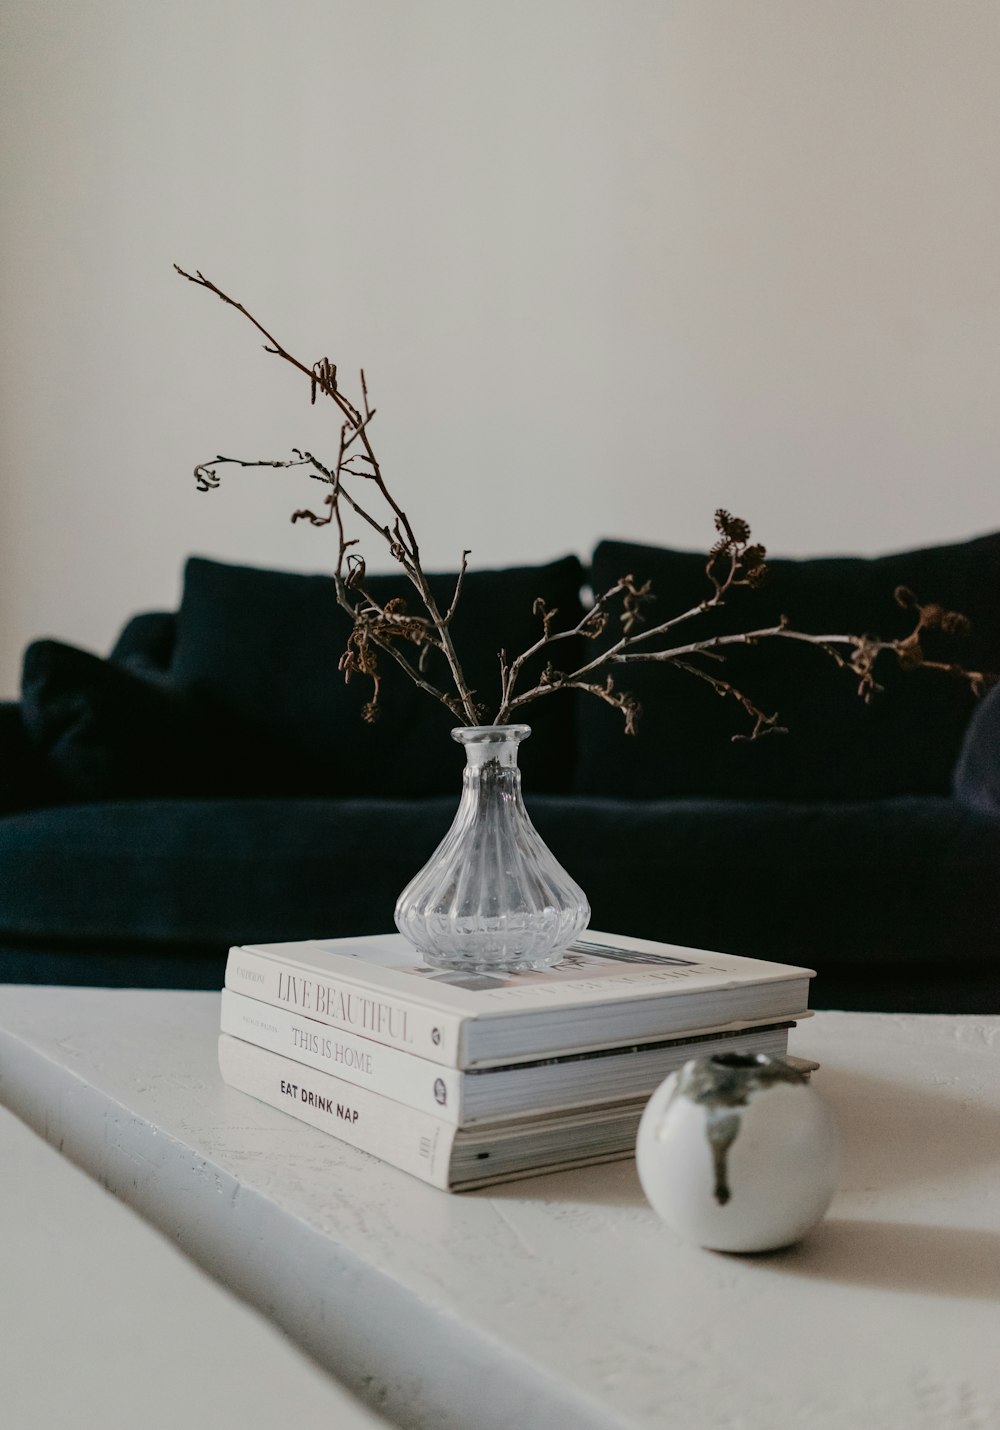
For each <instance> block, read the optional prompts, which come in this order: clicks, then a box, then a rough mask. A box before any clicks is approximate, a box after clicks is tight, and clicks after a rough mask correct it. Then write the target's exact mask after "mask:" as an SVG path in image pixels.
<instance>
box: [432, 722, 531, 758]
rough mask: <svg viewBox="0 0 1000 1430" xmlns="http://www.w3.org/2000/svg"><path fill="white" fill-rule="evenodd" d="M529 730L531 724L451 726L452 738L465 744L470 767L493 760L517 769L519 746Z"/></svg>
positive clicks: (528, 733) (529, 732)
mask: <svg viewBox="0 0 1000 1430" xmlns="http://www.w3.org/2000/svg"><path fill="white" fill-rule="evenodd" d="M530 734H531V726H530V725H462V726H460V727H459V728H458V729H457V730H452V732H451V738H452V739H453V740H457V741H458V743H459V744H460V745H464V746H465V760H466V765H467V767H468V768H470V769H475V768H478V767H479V766H481V765H485V764H486V763H487V762H488V761H491V760H492V761H496V763H497V764H499V765H502V766H505V767H506V768H509V769H516V768H517V747H518V745H520V743H521V741H522V740H526V739H527V738H528V736H529V735H530Z"/></svg>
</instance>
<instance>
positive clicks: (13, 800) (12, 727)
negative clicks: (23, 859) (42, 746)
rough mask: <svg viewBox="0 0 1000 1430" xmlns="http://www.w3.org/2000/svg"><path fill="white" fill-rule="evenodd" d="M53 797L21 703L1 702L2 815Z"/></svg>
mask: <svg viewBox="0 0 1000 1430" xmlns="http://www.w3.org/2000/svg"><path fill="white" fill-rule="evenodd" d="M53 798H54V790H53V787H52V780H51V777H50V776H49V773H48V770H47V768H46V765H45V761H44V759H43V758H42V756H41V754H40V753H39V752H38V750H36V748H35V746H34V745H33V744H32V742H31V740H30V738H29V736H28V732H27V729H26V728H25V724H24V720H23V719H22V717H21V707H20V705H18V704H15V703H14V702H12V701H3V702H0V814H14V813H16V812H17V811H18V810H22V809H33V808H35V807H36V806H38V805H42V804H51V803H52V800H53Z"/></svg>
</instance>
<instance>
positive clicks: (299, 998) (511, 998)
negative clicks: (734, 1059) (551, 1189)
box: [226, 932, 814, 1068]
mask: <svg viewBox="0 0 1000 1430" xmlns="http://www.w3.org/2000/svg"><path fill="white" fill-rule="evenodd" d="M813 976H814V975H813V971H812V970H811V969H808V968H798V967H793V966H791V965H788V964H780V963H769V962H765V961H764V960H761V959H752V958H740V957H738V956H737V955H735V954H727V953H708V952H704V951H702V950H699V949H689V948H680V947H678V946H676V945H674V944H666V943H656V942H654V941H653V940H651V939H639V938H630V937H624V936H619V935H612V934H600V933H595V932H588V933H587V934H585V935H584V936H583V937H581V938H579V939H577V940H576V942H575V943H574V944H572V945H571V947H570V948H568V949H567V950H566V952H565V954H564V955H563V957H562V959H561V960H560V962H559V963H558V964H557V965H556V966H555V967H554V968H551V969H547V970H546V971H545V972H543V973H515V974H493V973H488V974H486V973H463V972H461V971H452V970H445V969H435V968H431V967H428V966H427V965H426V964H424V963H422V962H421V960H420V957H419V955H418V954H417V953H416V951H415V950H414V949H413V948H412V947H411V946H410V945H409V944H408V943H407V942H406V940H405V939H404V938H403V937H402V935H400V934H380V935H375V936H373V937H370V938H363V939H333V940H329V941H323V940H321V939H306V940H302V941H299V942H295V943H272V944H248V945H246V946H245V947H242V948H233V949H231V951H230V954H229V961H228V963H227V966H226V987H227V988H229V989H232V990H233V991H234V992H237V993H244V994H248V995H249V996H250V997H253V998H257V999H259V1000H260V1001H262V1002H264V1003H271V1004H274V1005H275V1006H276V1007H285V1008H290V1009H293V1010H294V1011H296V1012H298V1013H300V1014H304V1015H305V1016H306V1017H308V1018H312V1019H315V1020H316V1021H318V1022H322V1023H327V1024H329V1025H330V1026H331V1027H335V1028H338V1029H341V1030H342V1031H344V1032H349V1033H353V1034H355V1035H358V1036H360V1037H364V1038H370V1039H371V1040H373V1041H374V1042H378V1043H382V1044H384V1045H385V1046H387V1047H394V1048H399V1049H402V1050H403V1051H405V1052H409V1053H415V1054H417V1056H419V1057H422V1058H427V1059H428V1060H429V1061H431V1062H435V1063H439V1064H441V1065H442V1066H445V1067H459V1068H474V1067H487V1066H490V1065H491V1064H492V1065H503V1064H508V1063H514V1062H525V1061H530V1060H532V1059H533V1058H534V1059H537V1058H545V1057H551V1056H555V1055H559V1054H569V1053H574V1052H585V1051H587V1050H588V1049H592V1048H599V1047H611V1046H614V1045H616V1044H617V1045H623V1046H624V1045H629V1044H634V1043H642V1042H657V1041H663V1040H664V1039H668V1038H670V1037H679V1036H681V1035H687V1034H690V1033H694V1032H698V1031H702V1030H704V1031H708V1030H716V1029H721V1028H725V1027H737V1028H738V1027H744V1026H746V1024H747V1023H762V1022H779V1021H785V1020H793V1019H795V1018H797V1017H799V1016H800V1015H801V1014H802V1012H803V1010H804V1009H805V1008H806V1006H807V1004H808V990H809V980H810V979H811V978H812V977H813Z"/></svg>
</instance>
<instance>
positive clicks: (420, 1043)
mask: <svg viewBox="0 0 1000 1430" xmlns="http://www.w3.org/2000/svg"><path fill="white" fill-rule="evenodd" d="M226 987H227V988H229V989H231V990H232V991H233V992H234V993H243V994H246V995H247V996H248V997H250V998H257V999H259V1000H260V1001H261V1002H262V1003H270V1004H272V1005H273V1006H274V1007H276V1008H288V1009H290V1010H291V1011H292V1012H295V1013H301V1014H303V1015H304V1016H305V1017H307V1018H312V1019H313V1020H314V1021H315V1022H317V1023H326V1024H328V1025H329V1026H330V1027H332V1028H338V1029H340V1030H342V1031H343V1032H345V1033H353V1034H354V1035H355V1036H356V1037H361V1038H366V1039H370V1040H371V1041H372V1042H375V1043H381V1044H382V1045H383V1046H385V1047H388V1048H398V1049H399V1050H400V1051H402V1052H404V1053H415V1054H416V1055H417V1057H420V1058H426V1059H427V1060H428V1061H429V1062H432V1063H440V1064H441V1065H442V1066H443V1067H457V1066H458V1063H459V1038H460V1033H461V1026H462V1018H461V1017H460V1016H459V1015H458V1014H456V1013H454V1012H449V1011H447V1010H440V1009H436V1008H428V1007H427V1006H426V1005H425V1004H422V1003H411V1002H409V1001H408V1000H407V999H405V998H401V997H398V996H397V995H395V994H389V995H387V994H385V993H384V992H383V991H382V990H381V989H368V988H365V987H363V986H360V985H358V984H357V983H350V984H348V983H346V982H345V983H338V982H337V980H336V979H335V978H328V977H326V976H324V975H323V974H321V973H317V972H316V971H315V970H314V969H311V968H305V967H303V966H301V965H296V964H293V963H286V962H285V961H284V960H280V961H279V960H277V959H273V958H268V957H267V955H266V954H263V953H255V952H253V951H252V950H251V949H248V948H231V949H230V950H229V958H228V960H227V962H226Z"/></svg>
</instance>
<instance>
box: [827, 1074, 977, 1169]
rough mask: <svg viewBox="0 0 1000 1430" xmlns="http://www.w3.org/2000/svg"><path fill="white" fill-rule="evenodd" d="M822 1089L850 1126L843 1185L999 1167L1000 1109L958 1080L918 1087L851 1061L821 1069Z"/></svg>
mask: <svg viewBox="0 0 1000 1430" xmlns="http://www.w3.org/2000/svg"><path fill="white" fill-rule="evenodd" d="M816 1088H817V1090H818V1091H820V1092H821V1093H822V1094H823V1096H824V1097H825V1098H826V1099H827V1100H828V1102H829V1103H830V1104H831V1106H832V1107H833V1110H834V1112H835V1113H836V1115H837V1119H838V1121H839V1122H840V1125H841V1127H842V1128H843V1130H844V1134H845V1137H844V1142H845V1145H844V1168H843V1174H842V1176H841V1187H842V1188H843V1190H844V1191H856V1190H869V1189H870V1190H878V1191H883V1190H888V1189H889V1188H895V1187H904V1186H908V1185H917V1184H919V1183H922V1182H931V1183H935V1182H939V1183H941V1184H944V1185H947V1184H948V1183H954V1180H955V1178H956V1177H957V1176H961V1174H962V1173H963V1172H970V1171H974V1170H976V1169H977V1168H982V1167H989V1166H995V1167H996V1168H997V1171H998V1172H1000V1112H998V1111H997V1109H996V1108H991V1107H984V1106H982V1104H978V1103H976V1102H974V1101H973V1099H972V1097H971V1096H970V1095H969V1092H968V1090H966V1092H965V1093H964V1095H963V1091H962V1089H961V1087H959V1086H953V1087H949V1086H942V1087H913V1086H910V1085H908V1084H904V1083H898V1082H893V1081H892V1080H890V1079H887V1078H878V1077H871V1076H869V1075H867V1074H864V1073H856V1072H852V1071H851V1070H850V1069H847V1068H829V1069H823V1070H821V1071H820V1072H819V1073H817V1074H816Z"/></svg>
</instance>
